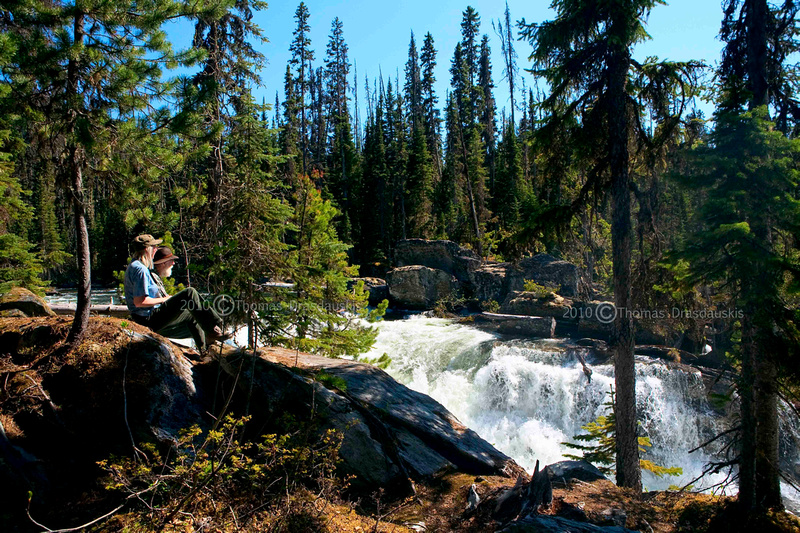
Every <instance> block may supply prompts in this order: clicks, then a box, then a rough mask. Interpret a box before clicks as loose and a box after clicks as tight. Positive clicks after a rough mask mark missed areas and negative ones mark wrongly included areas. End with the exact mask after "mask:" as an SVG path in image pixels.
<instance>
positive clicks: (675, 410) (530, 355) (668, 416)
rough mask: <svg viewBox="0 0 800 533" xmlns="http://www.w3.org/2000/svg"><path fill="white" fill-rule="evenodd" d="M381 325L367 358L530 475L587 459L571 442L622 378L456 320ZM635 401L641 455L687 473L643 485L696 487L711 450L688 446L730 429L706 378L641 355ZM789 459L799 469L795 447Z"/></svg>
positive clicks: (552, 348) (651, 478)
mask: <svg viewBox="0 0 800 533" xmlns="http://www.w3.org/2000/svg"><path fill="white" fill-rule="evenodd" d="M378 327H379V335H378V339H377V343H376V345H375V346H374V348H373V349H372V351H370V352H369V353H368V354H366V356H367V357H370V358H374V357H379V356H380V355H382V354H383V353H386V354H388V355H389V356H390V357H391V358H392V362H391V364H390V366H389V368H388V369H387V371H388V372H389V373H390V374H391V375H392V376H393V377H395V379H397V380H398V381H400V382H402V383H404V384H406V385H407V386H409V387H410V388H412V389H414V390H416V391H419V392H422V393H425V394H428V395H429V396H431V397H433V398H435V399H436V400H437V401H439V402H440V403H442V404H443V405H444V406H445V407H447V409H449V410H450V411H451V412H452V413H453V414H455V415H456V416H457V417H458V419H459V420H461V422H463V423H464V424H466V425H467V426H468V427H470V428H472V429H473V430H475V431H476V432H477V433H478V434H479V435H480V436H481V437H483V438H484V439H486V440H487V441H489V442H491V443H492V444H493V445H494V446H495V447H497V448H498V449H499V450H501V451H502V452H504V453H505V454H507V455H509V456H510V457H512V458H514V460H516V461H517V462H518V463H519V464H520V465H521V466H523V467H524V468H525V469H527V470H528V471H529V472H532V471H533V467H534V465H535V464H536V460H537V459H538V460H539V461H540V464H543V465H546V464H550V463H553V462H556V461H560V460H563V459H564V457H563V454H565V453H572V454H574V455H581V454H580V451H577V450H571V449H569V448H568V447H566V446H565V445H564V444H563V443H564V442H568V441H571V442H576V441H575V440H574V439H573V438H572V437H573V436H574V435H576V434H579V433H585V432H584V431H583V430H582V429H581V426H583V425H585V424H587V423H589V422H592V421H594V420H595V419H596V418H597V417H598V416H599V415H603V414H607V412H608V411H607V407H606V406H605V405H604V404H605V403H606V402H607V401H608V399H609V394H608V393H609V388H610V385H611V384H613V382H614V378H613V367H612V366H611V365H598V366H592V369H593V375H592V380H591V382H589V380H588V379H587V377H586V376H585V375H584V373H583V371H582V368H581V365H580V363H579V361H578V359H577V357H576V354H575V353H576V352H575V349H574V348H573V347H571V346H570V345H569V343H568V342H567V341H564V340H554V339H549V340H538V341H534V340H531V341H525V340H510V341H509V340H501V339H500V338H499V337H497V336H495V335H493V334H490V333H486V332H483V331H480V330H478V329H475V328H472V327H469V326H465V325H460V324H455V323H453V322H452V321H450V320H444V319H431V318H424V317H421V316H412V317H409V318H407V319H404V320H393V321H385V322H382V323H380V324H379V326H378ZM636 398H637V408H638V411H639V417H640V422H641V426H640V430H641V434H642V435H644V436H648V437H650V440H651V443H652V447H651V448H648V449H647V451H646V453H645V454H643V456H642V458H643V459H649V460H651V461H653V462H654V463H656V464H658V465H662V466H667V467H672V466H678V467H681V468H682V469H683V474H682V475H681V476H665V477H664V478H658V477H656V476H655V475H653V474H651V473H650V472H646V471H645V472H644V473H643V483H644V486H645V488H646V489H647V490H664V489H667V488H668V487H669V486H670V485H677V486H683V485H685V484H686V483H689V482H691V481H692V480H693V479H694V478H696V477H697V476H699V475H700V473H701V472H702V471H703V467H704V465H705V464H706V463H707V462H708V461H709V460H711V457H710V456H709V455H708V453H713V450H711V451H710V452H707V451H696V452H694V453H691V454H690V453H688V452H689V450H691V449H693V448H695V447H697V446H699V445H700V444H702V443H703V442H705V441H706V440H708V439H710V438H711V437H713V436H715V435H716V434H717V433H718V432H719V431H720V430H721V429H723V428H724V427H726V426H724V422H723V421H722V419H721V417H720V415H718V414H715V413H714V412H713V410H712V409H711V407H710V406H709V404H708V402H707V399H706V394H705V388H704V386H703V381H702V377H701V375H700V372H698V371H680V370H675V369H670V368H669V367H668V366H667V365H666V364H665V363H663V362H659V361H655V360H650V359H647V358H643V357H637V388H636ZM788 453H791V454H792V455H793V461H794V462H795V463H797V453H796V450H792V451H790V452H788ZM790 459H792V458H790ZM724 478H725V474H723V473H720V474H716V475H711V476H707V477H706V478H704V479H703V480H702V481H700V482H697V483H695V485H694V488H695V489H704V488H708V487H711V486H713V485H715V484H717V483H718V482H720V481H722V480H723V479H724ZM784 489H785V490H784V493H785V494H787V496H789V498H788V500H789V501H787V504H789V506H790V507H792V508H795V509H797V508H800V505H798V502H800V500H798V499H797V494H796V493H795V492H794V491H793V490H791V489H790V488H789V487H788V486H787V487H784ZM729 490H733V491H735V490H736V488H735V487H730V488H729ZM793 500H794V501H793Z"/></svg>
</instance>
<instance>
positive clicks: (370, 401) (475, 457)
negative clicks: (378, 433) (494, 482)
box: [261, 348, 523, 475]
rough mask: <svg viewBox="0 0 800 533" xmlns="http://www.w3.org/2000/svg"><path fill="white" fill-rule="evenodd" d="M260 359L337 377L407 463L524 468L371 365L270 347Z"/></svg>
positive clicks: (487, 471) (507, 470)
mask: <svg viewBox="0 0 800 533" xmlns="http://www.w3.org/2000/svg"><path fill="white" fill-rule="evenodd" d="M261 355H262V357H263V358H264V359H266V360H268V361H271V362H273V363H280V364H282V365H285V366H288V367H291V366H294V365H295V364H296V365H297V367H298V368H300V369H303V370H305V371H309V372H314V373H318V372H320V371H324V372H325V373H326V374H330V375H332V376H335V377H336V378H339V379H341V380H342V382H343V383H344V384H345V385H344V388H345V391H341V393H342V394H344V395H345V397H346V398H347V399H348V400H349V401H351V402H355V403H357V404H359V405H358V407H359V409H362V410H363V409H366V410H367V412H368V413H370V414H371V415H374V416H375V417H377V418H379V419H380V421H381V422H383V424H385V425H386V427H387V428H388V429H389V431H390V433H392V434H393V437H394V440H396V442H397V448H398V452H399V454H400V456H401V457H402V458H403V461H404V462H406V463H407V465H406V466H408V467H410V468H411V469H413V470H415V471H417V473H420V474H422V473H425V474H428V475H430V474H433V473H435V471H434V470H435V469H436V468H438V469H441V468H447V467H450V466H451V465H452V467H455V468H456V469H458V470H461V471H464V472H468V473H474V474H484V475H511V474H513V475H516V474H518V473H520V472H522V471H523V470H522V469H521V468H520V467H519V466H518V465H517V464H516V463H514V461H513V460H512V459H510V458H509V457H508V456H506V455H505V454H503V453H501V452H500V451H498V450H497V449H495V448H494V446H492V445H491V444H489V443H488V442H486V441H485V440H483V439H482V438H481V437H479V436H478V434H477V433H475V432H474V431H472V430H471V429H469V428H467V427H466V426H464V425H463V424H462V423H461V422H459V421H458V419H456V417H455V416H453V414H452V413H450V412H449V411H448V410H447V409H446V408H445V407H444V406H442V404H440V403H439V402H437V401H436V400H434V399H433V398H430V397H429V396H426V395H424V394H421V393H419V392H416V391H414V390H411V389H409V388H408V387H406V386H405V385H403V384H401V383H398V382H397V381H395V380H394V378H392V377H391V376H389V374H387V373H386V372H384V371H383V370H381V369H380V368H377V367H375V366H372V365H368V364H363V363H355V362H352V361H347V360H342V359H330V358H327V357H320V356H314V355H309V354H302V353H295V352H292V351H291V350H282V349H276V348H269V349H265V350H262V352H261Z"/></svg>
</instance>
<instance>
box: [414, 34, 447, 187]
mask: <svg viewBox="0 0 800 533" xmlns="http://www.w3.org/2000/svg"><path fill="white" fill-rule="evenodd" d="M419 60H420V69H421V73H422V80H421V82H420V84H421V87H420V93H421V95H422V115H423V124H424V129H425V140H426V142H427V144H428V153H430V155H431V158H432V160H433V167H434V172H435V176H434V180H435V182H436V183H438V182H439V181H440V180H441V178H442V140H441V139H442V137H441V117H440V115H439V108H438V107H436V104H437V103H438V101H439V97H438V96H436V92H435V89H434V84H435V83H436V76H435V75H434V70H435V68H436V48H434V46H433V36H432V35H431V34H430V33H427V34H425V41H424V42H423V43H422V50H421V53H420V58H419Z"/></svg>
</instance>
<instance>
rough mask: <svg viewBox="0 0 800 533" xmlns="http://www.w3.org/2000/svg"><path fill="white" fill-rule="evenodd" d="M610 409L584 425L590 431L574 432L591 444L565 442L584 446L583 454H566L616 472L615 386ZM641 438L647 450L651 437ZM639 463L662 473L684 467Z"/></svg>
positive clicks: (641, 445)
mask: <svg viewBox="0 0 800 533" xmlns="http://www.w3.org/2000/svg"><path fill="white" fill-rule="evenodd" d="M603 405H605V406H606V407H607V409H608V411H609V414H608V415H600V416H598V417H597V418H596V419H595V420H594V422H589V423H588V424H586V425H584V426H581V429H583V430H585V431H586V433H582V434H580V435H575V436H573V439H575V440H577V441H580V442H585V443H587V444H577V443H573V442H564V443H562V444H564V445H565V446H567V447H568V448H571V449H573V450H580V451H581V452H582V455H573V454H564V457H567V458H569V459H575V460H578V461H580V460H585V461H589V462H590V463H592V464H593V465H595V466H596V467H597V468H598V469H599V470H600V471H601V472H602V473H603V474H605V475H609V474H612V473H613V472H614V468H613V465H614V464H615V463H616V457H615V454H616V449H617V431H616V419H615V416H614V387H613V386H612V387H611V388H610V391H609V400H608V401H607V402H605V403H604V404H603ZM637 440H638V441H639V452H641V453H645V452H646V451H647V448H650V447H651V446H652V444H651V443H650V437H637ZM639 466H640V467H641V468H642V470H647V471H648V472H652V473H653V474H655V475H656V476H658V477H664V476H680V475H681V474H683V469H682V468H680V467H677V466H673V467H666V466H661V465H657V464H656V463H654V462H653V461H649V460H647V459H639Z"/></svg>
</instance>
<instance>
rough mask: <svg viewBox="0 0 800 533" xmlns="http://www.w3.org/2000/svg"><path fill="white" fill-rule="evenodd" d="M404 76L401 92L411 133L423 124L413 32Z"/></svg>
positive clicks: (420, 86) (420, 89)
mask: <svg viewBox="0 0 800 533" xmlns="http://www.w3.org/2000/svg"><path fill="white" fill-rule="evenodd" d="M405 74H406V83H405V85H404V86H403V90H404V91H405V95H406V106H407V109H406V112H407V113H408V117H409V122H410V124H411V129H412V131H413V130H415V129H417V128H421V127H422V122H423V107H422V106H423V102H422V77H421V72H420V65H419V54H418V53H417V43H416V41H415V40H414V32H413V31H412V32H411V42H410V43H409V44H408V61H407V62H406V69H405Z"/></svg>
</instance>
